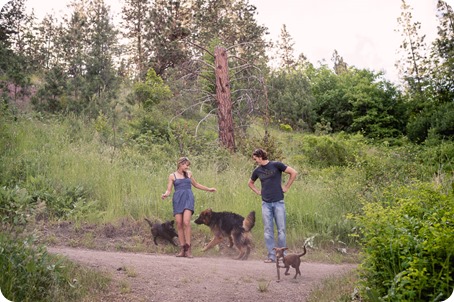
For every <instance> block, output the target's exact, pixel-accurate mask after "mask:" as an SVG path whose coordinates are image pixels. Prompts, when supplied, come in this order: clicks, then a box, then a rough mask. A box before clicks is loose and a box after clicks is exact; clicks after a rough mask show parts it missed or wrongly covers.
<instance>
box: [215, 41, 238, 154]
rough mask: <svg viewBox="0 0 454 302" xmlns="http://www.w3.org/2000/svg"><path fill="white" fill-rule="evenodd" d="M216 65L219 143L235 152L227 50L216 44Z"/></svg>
mask: <svg viewBox="0 0 454 302" xmlns="http://www.w3.org/2000/svg"><path fill="white" fill-rule="evenodd" d="M214 56H215V59H214V64H215V67H216V70H215V75H216V102H217V105H218V125H219V140H220V141H221V145H222V146H224V147H226V148H227V149H229V150H230V151H231V152H235V133H234V128H233V117H232V100H231V95H230V81H229V69H228V65H227V50H226V49H225V48H223V47H220V46H216V48H215V49H214Z"/></svg>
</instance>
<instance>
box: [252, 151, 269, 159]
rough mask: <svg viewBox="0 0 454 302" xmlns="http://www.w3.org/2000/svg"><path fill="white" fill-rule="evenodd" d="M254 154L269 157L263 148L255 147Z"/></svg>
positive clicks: (263, 157) (262, 157) (264, 157)
mask: <svg viewBox="0 0 454 302" xmlns="http://www.w3.org/2000/svg"><path fill="white" fill-rule="evenodd" d="M252 155H253V156H255V157H260V158H261V159H263V160H267V159H268V155H267V154H266V151H265V150H263V149H255V150H254V152H253V153H252Z"/></svg>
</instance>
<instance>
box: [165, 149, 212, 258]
mask: <svg viewBox="0 0 454 302" xmlns="http://www.w3.org/2000/svg"><path fill="white" fill-rule="evenodd" d="M190 165H191V162H190V161H189V159H188V158H187V157H181V158H180V159H179V160H178V163H177V170H176V171H175V172H173V173H171V174H170V175H169V181H168V183H167V190H166V192H165V193H164V194H162V196H161V198H162V199H165V198H166V197H168V196H169V195H170V193H171V192H172V184H173V186H174V187H175V193H174V194H173V198H172V203H173V215H174V216H175V222H176V225H177V233H178V240H179V241H180V248H181V250H180V253H178V254H177V255H176V256H177V257H188V258H192V253H191V217H192V214H193V213H194V194H193V193H192V188H191V185H193V186H194V187H195V188H197V189H199V190H204V191H208V192H216V189H215V188H208V187H205V186H204V185H201V184H199V183H198V182H197V181H196V180H195V179H194V177H193V176H192V173H191V171H189V166H190Z"/></svg>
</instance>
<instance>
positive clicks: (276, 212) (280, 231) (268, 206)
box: [262, 200, 287, 261]
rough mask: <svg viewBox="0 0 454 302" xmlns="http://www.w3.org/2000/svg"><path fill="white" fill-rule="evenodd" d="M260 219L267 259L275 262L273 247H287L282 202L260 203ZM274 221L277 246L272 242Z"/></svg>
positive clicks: (283, 205) (283, 204)
mask: <svg viewBox="0 0 454 302" xmlns="http://www.w3.org/2000/svg"><path fill="white" fill-rule="evenodd" d="M262 218H263V228H264V235H265V244H266V248H267V250H268V258H269V259H271V260H273V261H276V252H275V251H274V250H273V248H274V247H285V246H287V242H286V234H285V226H286V214H285V203H284V200H280V201H275V202H264V201H262ZM274 221H275V222H276V227H277V245H276V243H275V242H274Z"/></svg>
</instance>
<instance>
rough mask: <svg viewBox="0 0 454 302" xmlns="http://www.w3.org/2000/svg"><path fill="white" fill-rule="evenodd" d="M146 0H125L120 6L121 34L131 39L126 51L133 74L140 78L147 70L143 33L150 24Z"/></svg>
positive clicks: (148, 7)
mask: <svg viewBox="0 0 454 302" xmlns="http://www.w3.org/2000/svg"><path fill="white" fill-rule="evenodd" d="M148 3H149V1H148V0H125V4H124V6H123V7H122V13H123V15H122V17H123V22H122V25H123V28H124V32H123V35H124V36H125V37H126V38H127V39H130V40H131V42H132V43H131V45H129V46H128V51H127V52H128V53H129V54H130V56H131V64H133V65H134V66H136V68H132V70H131V71H132V72H133V76H134V77H136V78H138V79H142V77H144V76H145V73H146V71H147V66H148V64H147V62H148V60H147V58H148V54H147V53H145V47H144V35H145V32H146V28H147V27H149V26H150V23H149V20H148V11H149V10H150V6H149V4H148Z"/></svg>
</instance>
